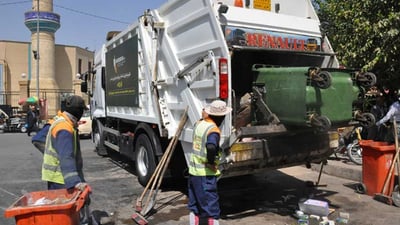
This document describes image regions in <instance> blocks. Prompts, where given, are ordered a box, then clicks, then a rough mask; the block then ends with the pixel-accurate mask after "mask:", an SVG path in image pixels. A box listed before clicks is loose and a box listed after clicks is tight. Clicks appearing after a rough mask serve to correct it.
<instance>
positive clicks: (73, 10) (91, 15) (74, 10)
mask: <svg viewBox="0 0 400 225" xmlns="http://www.w3.org/2000/svg"><path fill="white" fill-rule="evenodd" d="M2 2H3V1H1V0H0V6H3V5H19V4H25V3H29V2H32V0H26V1H17V2H5V1H4V3H2ZM53 6H55V7H58V8H61V9H65V10H68V11H71V12H74V13H78V14H81V15H85V16H90V17H94V18H97V19H102V20H107V21H112V22H116V23H121V24H125V25H127V24H128V25H129V24H130V23H128V22H125V21H121V20H116V19H112V18H108V17H104V16H99V15H94V14H91V13H88V12H84V11H80V10H76V9H72V8H68V7H65V6H62V5H58V4H53Z"/></svg>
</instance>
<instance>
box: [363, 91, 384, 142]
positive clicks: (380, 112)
mask: <svg viewBox="0 0 400 225" xmlns="http://www.w3.org/2000/svg"><path fill="white" fill-rule="evenodd" d="M370 113H372V115H374V117H375V121H378V120H380V119H382V118H383V117H384V116H385V115H386V107H385V97H384V96H383V94H382V93H379V94H377V96H376V102H375V104H374V105H373V106H372V108H371V111H370ZM385 135H386V128H385V127H383V126H379V127H378V126H376V125H375V124H373V125H372V126H370V127H369V128H368V132H367V139H368V140H375V141H383V140H384V137H385Z"/></svg>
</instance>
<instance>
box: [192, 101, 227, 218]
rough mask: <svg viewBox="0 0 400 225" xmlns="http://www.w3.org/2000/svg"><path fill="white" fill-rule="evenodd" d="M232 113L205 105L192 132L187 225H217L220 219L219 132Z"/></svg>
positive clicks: (217, 103)
mask: <svg viewBox="0 0 400 225" xmlns="http://www.w3.org/2000/svg"><path fill="white" fill-rule="evenodd" d="M231 111H232V109H231V108H230V107H228V106H227V105H226V103H225V102H224V101H221V100H215V101H213V102H212V103H211V104H209V105H207V106H206V107H205V108H204V109H203V112H202V118H201V119H200V120H199V121H198V122H197V123H196V124H195V127H194V129H193V148H192V152H191V154H190V156H189V160H190V162H189V179H188V196H189V202H188V208H189V210H190V214H189V220H190V225H199V224H203V223H204V222H205V224H208V225H218V224H219V222H218V220H219V217H220V207H219V196H218V192H217V178H218V176H219V175H220V174H221V172H220V170H219V169H218V166H219V156H220V146H219V141H220V133H221V131H220V128H219V126H221V124H222V122H223V121H224V119H225V115H226V114H228V113H230V112H231Z"/></svg>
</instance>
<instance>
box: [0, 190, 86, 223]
mask: <svg viewBox="0 0 400 225" xmlns="http://www.w3.org/2000/svg"><path fill="white" fill-rule="evenodd" d="M89 190H90V189H89V187H87V188H86V189H85V190H84V191H79V190H75V191H73V192H71V193H69V192H68V191H67V190H66V189H60V190H49V191H38V192H31V193H28V194H25V195H23V196H22V197H20V198H19V199H18V200H17V201H16V202H15V203H14V204H12V205H11V206H10V207H8V208H7V209H6V210H5V212H4V217H6V218H9V217H15V222H16V225H79V210H80V209H81V208H82V207H83V205H84V203H85V200H86V199H87V196H88V194H89ZM39 202H41V203H40V205H35V203H36V204H39Z"/></svg>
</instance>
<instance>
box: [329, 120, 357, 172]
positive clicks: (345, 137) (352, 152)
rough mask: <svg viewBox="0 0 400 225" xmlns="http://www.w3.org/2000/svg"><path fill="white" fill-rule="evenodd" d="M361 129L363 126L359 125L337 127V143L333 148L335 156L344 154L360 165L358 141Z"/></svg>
mask: <svg viewBox="0 0 400 225" xmlns="http://www.w3.org/2000/svg"><path fill="white" fill-rule="evenodd" d="M362 131H363V127H362V126H360V125H355V126H351V127H343V128H339V129H338V133H339V140H338V141H339V145H338V147H337V148H335V150H334V154H335V156H336V157H338V154H340V155H344V156H347V157H348V158H349V159H350V161H351V162H353V163H355V164H357V165H362V148H361V146H360V144H359V141H360V140H362V137H361V133H362Z"/></svg>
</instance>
